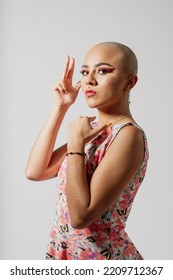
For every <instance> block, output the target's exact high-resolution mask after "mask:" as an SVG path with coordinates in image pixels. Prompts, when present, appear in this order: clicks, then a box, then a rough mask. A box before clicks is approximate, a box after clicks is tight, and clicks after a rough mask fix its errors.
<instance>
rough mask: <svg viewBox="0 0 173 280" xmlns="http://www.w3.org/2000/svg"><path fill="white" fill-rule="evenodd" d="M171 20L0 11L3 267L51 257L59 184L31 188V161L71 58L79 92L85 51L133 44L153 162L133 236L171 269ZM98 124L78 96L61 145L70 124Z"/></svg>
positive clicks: (138, 107) (0, 4)
mask: <svg viewBox="0 0 173 280" xmlns="http://www.w3.org/2000/svg"><path fill="white" fill-rule="evenodd" d="M172 12H173V2H172V1H171V0H170V1H169V0H163V1H162V0H145V1H140V0H131V1H129V0H121V1H120V0H119V1H116V0H107V1H100V0H95V1H94V0H87V1H81V0H73V1H70V0H69V1H67V0H60V1H58V0H47V1H46V0H45V1H44V0H32V1H31V0H4V1H2V0H1V1H0V26H1V27H0V32H1V33H0V39H1V44H0V61H1V62H0V71H1V72H0V89H1V95H0V101H1V103H0V125H1V128H0V129H1V137H0V144H1V145H0V149H1V150H0V155H1V156H0V172H1V176H0V218H1V225H0V226H1V230H0V258H1V259H44V257H45V250H46V246H47V241H48V237H49V232H50V229H51V226H52V222H53V217H54V211H55V203H56V188H55V185H56V180H55V179H52V180H50V181H44V182H32V181H29V180H27V179H26V178H25V174H24V169H25V165H26V161H27V158H28V154H29V152H30V149H31V146H32V144H33V142H34V141H35V139H36V137H37V135H38V133H39V131H40V129H41V127H42V125H43V123H44V122H45V120H46V118H47V116H48V114H49V110H50V107H51V104H52V100H53V97H52V93H51V86H52V84H54V83H55V82H56V81H57V80H58V79H59V77H60V75H61V71H62V67H63V64H64V60H65V57H66V55H67V54H70V55H72V56H74V57H75V58H76V69H75V77H74V82H76V81H78V79H79V78H80V74H79V69H80V66H81V64H82V62H83V58H84V55H85V53H86V51H87V50H88V48H90V47H91V46H92V45H94V44H96V43H99V42H102V41H118V42H122V43H124V44H127V45H128V46H130V47H131V48H132V49H133V50H134V52H135V53H136V54H137V56H138V59H139V66H140V67H139V82H138V84H137V86H136V87H135V89H134V90H133V91H132V94H131V111H132V113H133V115H134V117H135V119H136V120H137V121H138V123H139V124H140V125H141V126H142V127H143V128H144V130H145V131H146V134H147V135H148V141H149V148H150V161H149V166H148V172H147V175H146V178H145V180H144V182H143V184H142V186H141V189H140V191H139V193H138V195H137V197H136V200H135V203H134V206H133V209H132V212H131V216H130V218H129V220H128V222H127V232H128V233H129V236H130V237H131V239H132V240H133V242H134V243H135V245H136V246H137V248H138V249H139V250H140V252H141V253H142V254H143V255H144V257H145V259H173V250H172V249H173V245H172V236H173V226H172V211H173V203H172V200H173V186H172V158H173V153H172V143H173V133H172V128H171V127H172V107H173V102H172V101H173V98H172V94H173V93H172V83H173V77H172V65H173V60H172V58H173V55H172V50H173V33H172V26H173V17H172ZM93 114H95V111H94V112H93V111H92V110H91V109H88V108H87V106H86V104H85V101H84V99H83V96H82V93H80V96H79V98H78V101H77V103H76V104H75V105H74V106H73V107H72V108H71V109H70V111H69V112H68V115H67V116H66V118H65V120H64V123H63V127H62V129H61V132H60V141H59V142H58V143H57V145H60V144H62V143H64V142H65V141H66V125H67V123H68V121H69V120H70V119H73V118H75V117H76V116H78V115H93Z"/></svg>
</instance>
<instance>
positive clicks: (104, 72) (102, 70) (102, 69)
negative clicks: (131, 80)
mask: <svg viewBox="0 0 173 280" xmlns="http://www.w3.org/2000/svg"><path fill="white" fill-rule="evenodd" d="M114 69H115V68H100V69H98V71H97V72H98V73H99V74H100V75H105V74H108V73H112V72H113V71H114Z"/></svg>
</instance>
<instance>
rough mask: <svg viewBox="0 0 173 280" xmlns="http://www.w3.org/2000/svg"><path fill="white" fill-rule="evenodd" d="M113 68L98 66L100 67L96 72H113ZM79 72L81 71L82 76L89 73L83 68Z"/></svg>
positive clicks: (104, 73)
mask: <svg viewBox="0 0 173 280" xmlns="http://www.w3.org/2000/svg"><path fill="white" fill-rule="evenodd" d="M113 70H114V69H110V68H100V69H98V71H97V73H99V72H100V71H103V73H102V74H100V75H106V74H107V73H111V72H113ZM80 73H81V74H82V75H83V76H87V75H88V73H89V71H87V70H84V69H83V70H81V71H80ZM85 73H86V74H85Z"/></svg>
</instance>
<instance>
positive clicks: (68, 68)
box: [52, 56, 81, 108]
mask: <svg viewBox="0 0 173 280" xmlns="http://www.w3.org/2000/svg"><path fill="white" fill-rule="evenodd" d="M74 64H75V60H74V58H70V57H69V56H67V58H66V62H65V65H64V70H63V74H62V77H61V80H60V81H59V82H58V83H57V84H56V85H54V86H53V87H52V89H53V94H54V98H55V102H56V105H57V106H58V107H60V108H63V107H69V106H70V105H71V104H73V103H74V102H75V100H76V97H77V95H78V92H79V89H80V87H81V85H80V82H78V83H77V84H76V85H75V86H74V87H73V85H72V78H73V73H74Z"/></svg>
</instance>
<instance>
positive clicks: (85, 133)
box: [68, 117, 107, 152]
mask: <svg viewBox="0 0 173 280" xmlns="http://www.w3.org/2000/svg"><path fill="white" fill-rule="evenodd" d="M95 118H96V117H78V118H77V119H75V120H73V121H72V122H70V123H69V125H68V148H70V149H73V150H76V151H78V152H81V150H82V149H83V148H84V146H85V144H86V143H87V142H89V141H90V140H91V139H92V138H94V137H95V136H96V135H98V134H99V133H100V132H101V131H102V130H103V129H104V128H106V127H107V124H104V125H98V126H97V127H96V128H92V127H91V122H92V121H94V120H95ZM77 149H78V150H77ZM79 149H81V150H80V151H79Z"/></svg>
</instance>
